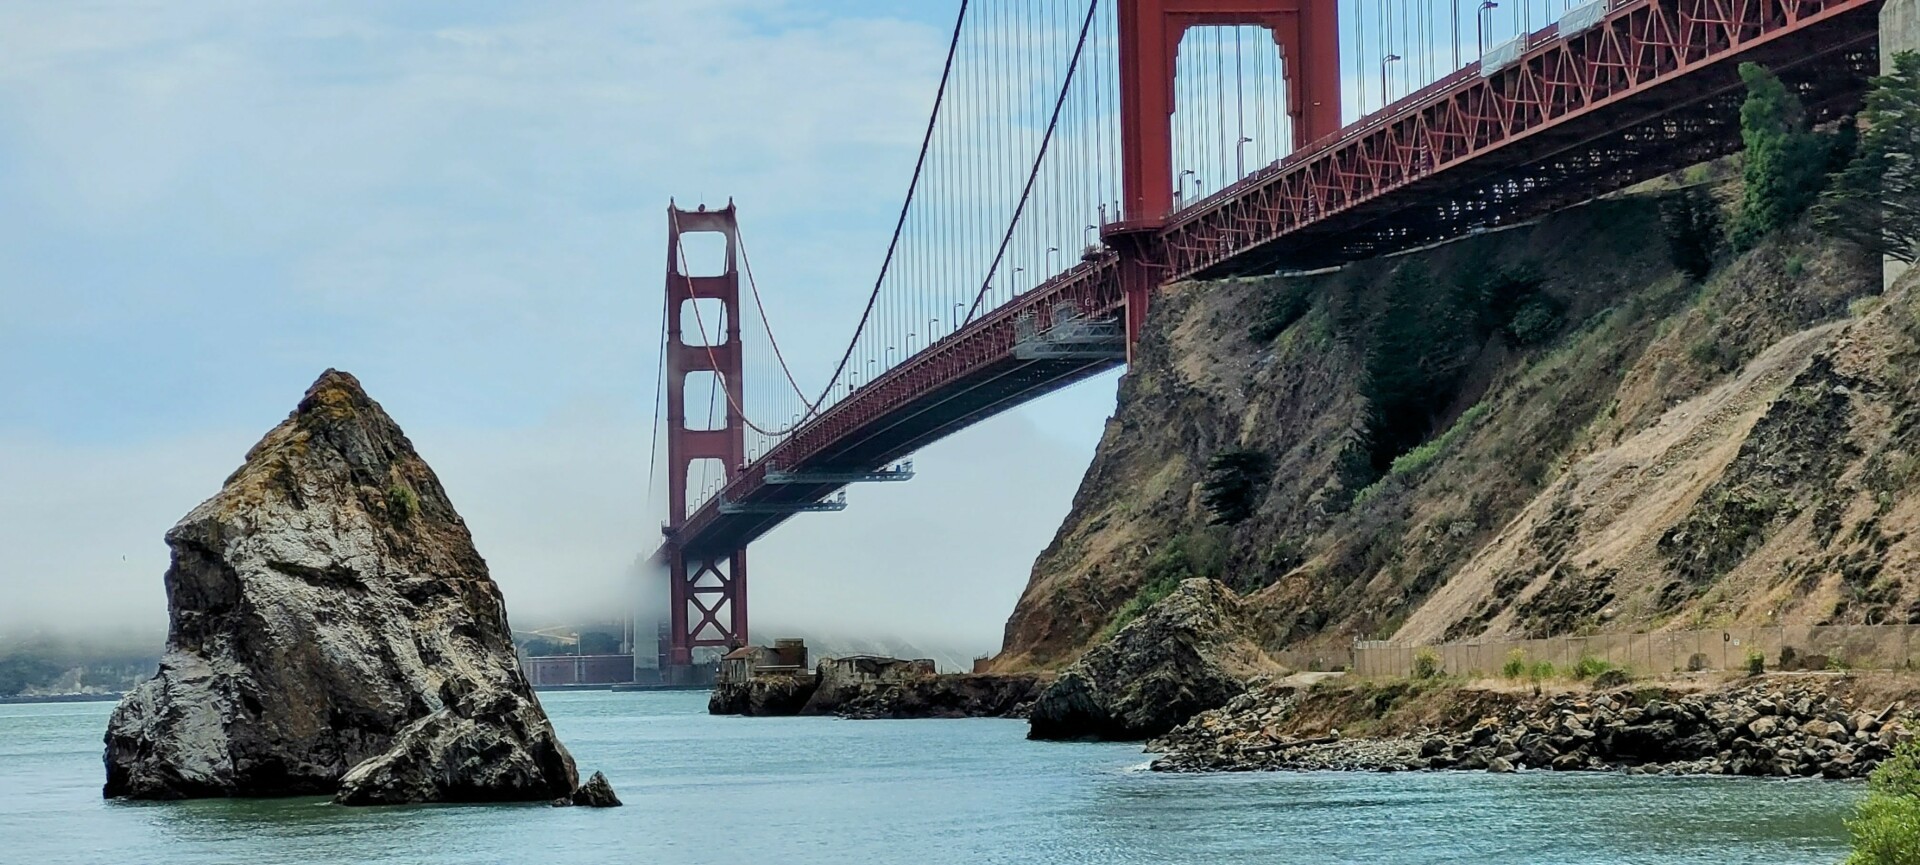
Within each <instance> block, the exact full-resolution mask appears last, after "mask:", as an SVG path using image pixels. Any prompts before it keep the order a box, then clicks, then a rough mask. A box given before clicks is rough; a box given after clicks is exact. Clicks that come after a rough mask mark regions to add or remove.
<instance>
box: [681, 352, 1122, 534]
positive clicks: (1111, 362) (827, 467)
mask: <svg viewBox="0 0 1920 865" xmlns="http://www.w3.org/2000/svg"><path fill="white" fill-rule="evenodd" d="M1121 363H1122V361H1121V360H1119V359H1117V358H1097V359H1048V360H1020V359H1017V358H1015V357H1014V356H1012V355H1011V354H1008V355H1006V356H1004V357H1001V358H999V359H996V360H993V361H991V362H989V363H987V364H985V365H984V366H982V367H980V368H979V369H976V370H974V371H972V372H970V373H968V374H967V375H965V376H963V377H961V378H957V379H954V380H953V381H951V382H948V383H946V384H945V385H943V386H941V387H939V388H937V389H934V390H931V391H928V392H927V393H925V394H922V395H920V396H918V397H916V398H915V399H913V400H912V401H910V402H908V403H906V404H905V405H904V406H902V407H901V408H900V409H899V410H897V411H894V412H890V413H888V414H887V415H885V416H884V417H881V418H878V419H875V420H873V421H871V422H869V423H867V424H865V425H862V426H859V427H855V428H853V429H852V430H851V431H850V432H849V434H847V435H845V436H843V437H841V438H840V439H839V441H837V442H836V443H835V444H833V445H832V446H830V447H829V448H827V449H826V450H824V451H822V452H821V453H820V454H818V455H817V456H815V457H813V458H810V459H808V460H807V461H806V464H805V466H803V467H802V468H804V469H805V470H807V471H867V470H871V469H872V468H874V467H875V466H883V465H886V464H887V463H889V462H892V461H893V460H897V459H899V458H901V457H904V456H906V455H908V454H911V453H913V452H914V451H915V450H918V449H919V448H921V447H924V446H926V445H928V444H931V443H933V442H934V441H937V440H939V439H941V438H944V437H946V436H948V435H951V434H952V433H954V432H957V431H959V430H961V429H963V428H965V427H967V426H971V425H972V424H975V423H978V422H980V421H981V420H984V419H986V418H988V417H991V416H993V415H995V414H999V413H1000V412H1003V411H1006V410H1007V409H1009V408H1012V407H1014V406H1017V405H1019V404H1021V403H1024V402H1028V401H1031V400H1033V399H1037V398H1039V397H1041V396H1043V395H1045V394H1047V393H1050V392H1052V391H1055V390H1058V389H1060V388H1063V387H1066V386H1067V385H1070V384H1073V383H1074V382H1077V381H1080V380H1081V379H1084V378H1087V377H1089V376H1093V375H1097V374H1099V373H1101V372H1105V371H1106V370H1109V369H1113V368H1115V367H1118V366H1120V365H1121ZM840 486H841V485H840V484H804V483H801V484H766V483H762V484H759V485H758V486H757V487H756V488H755V489H754V490H753V491H752V492H751V493H749V494H748V495H746V496H745V497H743V498H742V499H741V501H740V502H739V503H740V504H745V505H750V506H755V507H759V506H773V507H779V506H782V505H800V504H805V503H808V502H815V501H819V500H821V499H823V498H825V497H827V496H829V495H832V494H833V492H834V491H835V490H837V489H839V488H840ZM790 515H791V514H790V513H783V512H778V511H776V512H772V513H737V514H731V515H728V516H726V517H724V518H721V519H716V520H712V521H711V522H709V523H707V524H706V525H705V526H704V527H703V528H704V529H705V530H704V531H700V532H699V533H698V534H697V535H693V536H690V537H688V538H687V539H686V543H687V545H688V549H691V550H696V551H702V550H718V551H725V550H733V549H739V548H741V547H743V546H745V545H746V544H747V543H748V542H750V541H752V540H754V539H756V538H758V537H760V536H761V535H763V534H766V533H767V532H768V531H771V530H772V529H773V527H774V526H776V525H779V524H780V523H781V522H782V521H784V520H786V519H787V518H788V517H789V516H790Z"/></svg>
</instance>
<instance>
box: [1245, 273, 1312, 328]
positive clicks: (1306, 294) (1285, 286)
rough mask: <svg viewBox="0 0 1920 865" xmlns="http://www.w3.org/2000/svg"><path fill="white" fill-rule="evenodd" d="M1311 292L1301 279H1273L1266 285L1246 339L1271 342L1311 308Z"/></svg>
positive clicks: (1310, 286) (1310, 287)
mask: <svg viewBox="0 0 1920 865" xmlns="http://www.w3.org/2000/svg"><path fill="white" fill-rule="evenodd" d="M1312 289H1313V285H1312V283H1310V282H1308V281H1307V280H1304V279H1276V280H1274V281H1273V282H1271V283H1269V285H1268V289H1267V291H1266V292H1265V294H1263V295H1262V296H1261V298H1260V302H1261V307H1260V310H1259V313H1258V315H1257V317H1256V318H1254V320H1253V324H1252V325H1250V326H1248V328H1247V337H1248V338H1250V339H1252V340H1253V341H1254V342H1261V343H1264V342H1272V341H1273V338H1274V337H1276V336H1279V335H1280V332H1281V331H1284V330H1286V329H1287V328H1289V327H1292V326H1293V323H1294V322H1296V321H1299V320H1300V318H1301V317H1302V316H1304V315H1306V314H1307V310H1308V309H1311V308H1312V307H1313V291H1312Z"/></svg>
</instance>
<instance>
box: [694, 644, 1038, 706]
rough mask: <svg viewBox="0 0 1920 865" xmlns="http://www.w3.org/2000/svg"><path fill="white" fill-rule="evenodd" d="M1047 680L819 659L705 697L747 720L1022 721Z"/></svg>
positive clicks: (877, 660)
mask: <svg viewBox="0 0 1920 865" xmlns="http://www.w3.org/2000/svg"><path fill="white" fill-rule="evenodd" d="M1047 681H1048V680H1047V678H1046V677H1045V676H1042V675H1039V674H1034V673H1024V674H1008V675H1000V674H994V673H944V674H943V673H936V672H934V668H933V662H931V661H926V660H919V661H908V660H902V659H899V658H881V657H874V656H864V655H863V656H857V657H850V658H822V659H821V660H820V663H819V664H818V665H816V667H815V668H814V672H812V673H801V674H797V675H796V674H784V673H781V674H763V675H757V676H754V677H752V678H749V679H747V680H746V681H741V682H720V683H718V684H716V685H714V688H713V693H712V695H711V696H709V697H708V698H707V711H708V713H710V714H714V715H747V716H750V717H775V716H785V715H837V716H839V717H842V718H855V719H876V718H896V719H898V718H1024V717H1026V716H1027V710H1028V709H1029V708H1030V707H1031V706H1032V705H1033V701H1034V699H1035V698H1036V697H1037V696H1039V694H1040V690H1041V688H1043V687H1044V686H1045V685H1046V683H1047Z"/></svg>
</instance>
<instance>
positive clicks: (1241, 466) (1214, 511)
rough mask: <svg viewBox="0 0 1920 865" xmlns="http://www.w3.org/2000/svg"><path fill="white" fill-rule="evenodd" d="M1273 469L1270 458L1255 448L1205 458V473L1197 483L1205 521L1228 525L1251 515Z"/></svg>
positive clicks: (1211, 523) (1223, 452)
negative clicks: (1204, 512)
mask: <svg viewBox="0 0 1920 865" xmlns="http://www.w3.org/2000/svg"><path fill="white" fill-rule="evenodd" d="M1272 473H1273V460H1272V458H1270V457H1268V456H1267V455H1266V454H1264V453H1261V452H1260V451H1255V450H1230V451H1222V452H1221V453H1217V454H1214V455H1213V457H1212V458H1211V459H1209V460H1207V476H1206V478H1205V480H1203V481H1201V484H1200V502H1201V504H1203V505H1205V506H1206V508H1207V522H1208V523H1209V524H1210V525H1216V526H1221V525H1224V526H1231V525H1235V524H1237V523H1240V522H1244V521H1245V520H1246V519H1247V518H1248V517H1250V516H1253V509H1254V508H1255V507H1257V506H1258V505H1259V504H1260V495H1261V492H1262V491H1263V490H1264V489H1265V487H1266V483H1267V479H1268V477H1269V476H1270V475H1271V474H1272Z"/></svg>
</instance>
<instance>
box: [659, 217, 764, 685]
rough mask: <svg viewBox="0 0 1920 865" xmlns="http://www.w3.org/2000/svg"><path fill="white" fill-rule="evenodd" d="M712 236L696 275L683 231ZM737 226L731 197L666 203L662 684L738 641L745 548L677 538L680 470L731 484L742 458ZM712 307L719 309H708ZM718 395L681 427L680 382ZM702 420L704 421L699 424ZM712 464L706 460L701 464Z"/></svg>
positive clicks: (681, 520) (743, 613)
mask: <svg viewBox="0 0 1920 865" xmlns="http://www.w3.org/2000/svg"><path fill="white" fill-rule="evenodd" d="M700 233H712V234H718V235H720V237H721V238H722V239H723V240H724V241H725V252H724V255H723V257H722V260H721V262H720V264H719V272H718V273H695V272H693V271H692V270H691V269H690V262H688V261H687V260H686V257H685V251H686V245H685V243H684V242H683V240H682V237H683V236H684V235H691V234H700ZM739 244H740V228H739V222H738V220H737V219H736V212H735V210H734V206H733V203H732V202H728V203H727V206H726V207H725V208H722V209H719V210H708V209H706V207H704V206H702V207H700V208H699V209H697V210H681V209H680V208H679V207H677V206H675V205H672V204H669V205H668V206H667V286H666V287H667V311H666V312H667V314H666V327H667V347H666V367H667V369H666V380H667V381H666V383H667V400H666V402H667V466H668V472H669V474H668V480H667V525H666V527H665V531H666V535H667V543H666V546H665V550H664V552H665V555H666V559H667V561H666V565H667V580H668V596H669V598H668V602H669V607H668V612H667V619H668V623H667V627H668V650H667V658H666V665H667V666H666V669H664V670H662V671H661V673H662V675H663V676H665V677H666V679H667V681H669V682H674V681H681V680H684V679H685V677H686V676H687V674H688V671H689V670H690V669H691V667H692V664H693V650H694V649H696V648H699V647H703V646H711V647H716V648H720V649H722V650H727V649H731V648H734V647H736V646H740V645H744V644H745V643H746V640H747V551H746V550H745V549H744V548H742V549H728V550H701V549H687V548H685V547H683V546H681V544H680V543H678V540H677V538H678V534H679V529H680V528H681V526H683V525H684V524H685V523H686V521H687V516H688V504H689V502H688V498H687V487H688V483H689V475H690V474H691V473H692V472H693V471H694V470H695V467H696V465H697V464H703V463H704V464H707V465H711V463H719V464H720V465H721V466H722V472H721V474H722V483H723V484H724V483H730V482H731V481H733V479H734V478H735V477H736V476H738V474H739V473H740V470H741V467H742V466H743V465H744V464H745V463H746V458H747V445H746V429H747V427H746V418H744V417H743V416H742V415H741V410H742V407H743V406H745V405H746V403H745V401H744V399H743V396H744V393H743V389H742V384H743V382H742V367H743V363H742V351H741V342H740V271H739V267H738V263H739ZM715 312H717V313H718V315H715V314H714V313H715ZM709 375H710V376H711V380H712V381H713V382H714V383H715V384H717V385H718V386H719V387H720V388H721V390H722V391H723V392H724V393H725V394H726V398H725V399H722V400H717V401H714V410H716V411H721V412H723V414H722V416H721V417H720V418H719V419H717V420H712V421H710V422H703V423H702V424H701V425H700V426H701V427H705V428H696V427H692V426H690V425H689V418H688V416H687V409H686V394H687V381H688V379H689V378H692V377H694V376H699V377H700V378H702V379H707V378H709ZM704 420H705V419H703V421H704ZM707 461H711V462H707Z"/></svg>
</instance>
